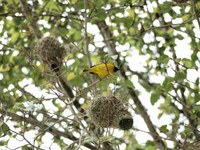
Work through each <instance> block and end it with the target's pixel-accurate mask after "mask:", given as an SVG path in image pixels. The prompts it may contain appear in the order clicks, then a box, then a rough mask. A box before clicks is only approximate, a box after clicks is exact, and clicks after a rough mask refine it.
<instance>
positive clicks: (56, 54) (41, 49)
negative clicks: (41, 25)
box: [35, 36, 66, 72]
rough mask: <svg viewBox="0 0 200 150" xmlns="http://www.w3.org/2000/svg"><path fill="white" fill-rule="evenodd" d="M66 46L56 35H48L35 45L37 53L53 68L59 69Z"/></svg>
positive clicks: (43, 61) (37, 55)
mask: <svg viewBox="0 0 200 150" xmlns="http://www.w3.org/2000/svg"><path fill="white" fill-rule="evenodd" d="M65 52H66V48H65V47H64V46H63V45H62V44H61V43H60V42H59V41H58V40H57V39H56V38H54V37H52V36H48V37H44V38H42V39H40V40H39V41H38V42H37V44H36V46H35V55H36V57H37V58H38V59H39V61H41V62H42V63H44V64H46V65H48V66H49V67H50V69H51V70H54V71H56V72H57V71H59V70H60V67H61V64H62V60H63V57H64V54H65Z"/></svg>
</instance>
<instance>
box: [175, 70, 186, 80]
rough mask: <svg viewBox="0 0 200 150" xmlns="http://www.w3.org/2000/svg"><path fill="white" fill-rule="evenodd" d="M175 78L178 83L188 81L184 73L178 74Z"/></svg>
mask: <svg viewBox="0 0 200 150" xmlns="http://www.w3.org/2000/svg"><path fill="white" fill-rule="evenodd" d="M174 78H175V80H176V81H182V80H184V79H186V74H185V73H184V72H182V71H179V72H176V75H175V77H174Z"/></svg>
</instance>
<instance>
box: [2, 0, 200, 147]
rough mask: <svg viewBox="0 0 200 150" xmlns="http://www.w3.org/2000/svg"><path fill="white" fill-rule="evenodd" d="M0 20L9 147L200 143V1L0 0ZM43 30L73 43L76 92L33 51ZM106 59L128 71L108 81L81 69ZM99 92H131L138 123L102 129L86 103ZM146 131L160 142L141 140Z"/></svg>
mask: <svg viewBox="0 0 200 150" xmlns="http://www.w3.org/2000/svg"><path fill="white" fill-rule="evenodd" d="M0 17H1V21H0V37H1V38H0V62H1V63H0V118H1V123H0V149H1V148H2V149H5V148H16V147H17V146H19V145H21V148H22V149H33V148H36V149H49V148H52V149H86V148H88V149H127V150H129V149H136V150H140V149H146V150H151V149H152V150H153V149H155V148H156V147H157V148H159V149H165V148H168V149H175V148H182V149H187V148H191V149H192V146H193V145H196V143H198V142H199V141H200V131H199V130H200V129H199V125H200V118H199V114H200V92H199V91H200V83H199V82H200V81H199V80H200V69H199V68H200V49H199V47H200V42H199V41H200V21H199V18H200V13H199V2H195V0H191V1H185V0H183V1H181V0H180V1H177V0H176V1H175V0H174V1H170V0H164V1H157V0H156V1H154V0H147V1H146V0H144V1H142V0H68V1H65V0H40V1H39V0H38V1H32V0H27V1H25V0H0ZM40 35H42V36H47V35H50V36H53V37H55V38H57V39H58V41H59V42H60V43H62V44H63V45H64V46H67V47H68V48H69V49H70V51H68V52H67V53H66V56H64V60H63V64H62V68H61V75H62V77H63V78H64V79H65V80H66V81H67V84H68V85H69V86H70V87H71V90H72V91H73V93H74V97H73V96H71V97H68V96H67V94H66V92H67V91H65V89H63V88H62V86H60V84H59V81H60V80H61V78H60V77H59V76H57V75H56V74H55V72H53V71H51V70H50V69H49V68H48V66H45V65H44V64H42V62H39V61H38V60H37V59H36V58H35V56H34V55H33V53H34V52H33V51H34V48H35V45H36V44H37V42H38V39H39V38H40ZM101 62H104V63H105V62H109V63H113V64H115V65H116V66H117V67H119V68H120V71H119V72H117V73H115V74H114V75H113V76H109V77H106V78H105V79H102V80H100V79H99V78H98V77H96V76H94V75H89V74H88V73H82V71H83V69H85V68H88V67H89V66H90V65H94V64H97V63H101ZM63 82H64V81H63ZM99 95H101V96H109V95H115V96H116V97H118V98H120V99H122V100H123V103H124V105H125V106H126V107H127V108H128V110H129V111H130V112H131V115H132V117H133V120H134V125H133V128H131V129H130V130H128V131H122V130H119V129H112V128H107V129H102V128H100V129H99V128H98V127H96V126H95V124H93V123H92V122H91V120H90V118H88V117H87V115H86V113H85V110H84V109H87V106H88V105H89V103H90V101H91V100H94V99H95V98H96V97H97V96H99ZM74 106H75V107H74ZM138 116H141V117H142V118H143V119H144V121H143V120H142V121H141V119H138V118H139V117H138ZM149 120H150V121H149ZM166 120H168V121H166ZM146 126H147V128H148V129H146ZM152 131H155V133H152ZM141 134H142V135H143V137H146V135H148V136H152V137H153V139H152V138H149V137H148V136H147V139H146V141H145V142H144V143H142V142H141V141H142V140H141V138H138V137H139V136H138V135H141ZM157 134H158V137H157V138H158V140H156V139H155V137H156V136H157ZM155 135H156V136H155ZM47 139H48V140H47ZM13 141H15V142H18V143H21V144H16V145H14V147H13V144H12V142H13ZM162 142H163V143H164V144H162Z"/></svg>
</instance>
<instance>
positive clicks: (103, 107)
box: [87, 96, 133, 130]
mask: <svg viewBox="0 0 200 150" xmlns="http://www.w3.org/2000/svg"><path fill="white" fill-rule="evenodd" d="M87 111H88V116H89V117H90V119H91V121H92V122H93V123H94V124H95V125H96V126H97V127H102V128H109V127H112V128H120V129H122V130H128V129H130V128H131V127H132V125H133V119H132V116H131V114H130V112H128V110H127V109H126V108H125V107H124V105H123V103H122V101H121V100H119V99H117V98H116V97H115V96H108V97H104V96H102V97H99V98H97V99H95V100H93V101H92V102H91V103H90V105H89V107H88V110H87Z"/></svg>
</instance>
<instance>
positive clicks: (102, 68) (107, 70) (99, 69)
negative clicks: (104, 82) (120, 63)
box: [83, 63, 119, 79]
mask: <svg viewBox="0 0 200 150" xmlns="http://www.w3.org/2000/svg"><path fill="white" fill-rule="evenodd" d="M118 70H119V69H118V68H117V67H115V66H114V65H113V64H110V63H102V64H97V65H94V66H91V67H90V68H89V69H84V70H83V72H86V71H89V72H90V73H91V74H96V75H98V76H99V77H100V78H101V79H102V78H105V77H106V76H108V75H111V74H113V73H114V72H116V71H118Z"/></svg>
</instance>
